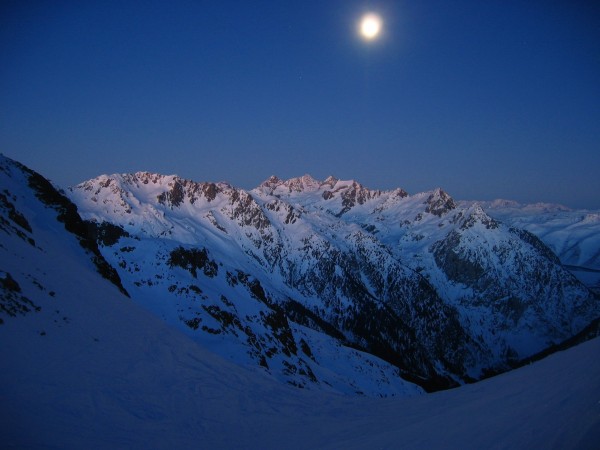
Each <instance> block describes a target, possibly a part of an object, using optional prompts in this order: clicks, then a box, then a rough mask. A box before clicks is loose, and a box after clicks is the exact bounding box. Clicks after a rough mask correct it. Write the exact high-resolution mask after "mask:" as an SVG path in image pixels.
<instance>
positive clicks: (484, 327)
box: [67, 172, 600, 395]
mask: <svg viewBox="0 0 600 450" xmlns="http://www.w3.org/2000/svg"><path fill="white" fill-rule="evenodd" d="M67 195H68V196H69V198H70V199H71V200H72V201H73V202H74V203H75V204H76V205H77V207H78V210H79V212H80V214H81V216H82V217H83V218H84V219H85V220H86V221H88V223H90V224H93V226H94V227H95V235H96V239H97V241H98V242H99V244H100V245H99V249H100V252H101V253H102V254H103V256H104V257H105V258H106V260H107V261H108V263H109V264H110V265H111V266H112V267H114V268H116V270H117V271H118V273H119V276H120V278H121V280H122V282H123V285H124V287H125V289H126V290H127V292H129V294H130V295H131V297H132V299H133V300H134V301H136V302H137V303H139V304H140V305H142V306H144V307H145V308H147V309H149V310H150V311H152V312H154V313H155V314H157V315H158V316H160V317H162V318H163V319H164V320H166V321H167V323H169V324H171V325H173V326H175V327H177V328H179V329H180V330H182V331H184V332H186V333H187V334H188V335H190V336H192V337H193V338H194V339H196V340H197V341H198V342H201V343H203V344H204V345H206V346H209V347H210V348H212V349H214V351H216V352H217V353H219V354H220V355H222V356H225V357H227V358H230V359H232V360H234V361H236V362H238V363H240V364H243V365H256V366H259V367H262V368H263V369H264V370H265V371H266V372H268V373H269V374H271V375H272V376H274V377H275V378H277V379H279V380H281V381H285V382H287V383H290V384H293V385H296V386H302V387H311V388H317V389H326V390H334V391H338V392H345V393H360V394H368V395H393V394H397V393H401V392H404V391H405V390H406V389H407V388H406V383H405V381H404V380H407V381H410V382H411V383H416V384H418V385H420V386H421V387H422V388H424V389H426V390H437V389H441V388H447V387H452V386H456V385H459V384H463V383H465V382H472V381H476V380H478V379H481V378H483V377H486V376H488V375H490V374H495V373H499V372H502V371H505V370H508V369H510V368H511V367H514V366H516V365H518V364H519V362H520V361H523V360H525V359H527V358H529V357H531V356H533V355H535V354H537V353H539V352H543V351H545V350H546V349H548V348H550V347H552V346H554V345H557V344H559V343H561V342H563V341H565V340H567V339H570V338H572V337H573V336H575V335H577V334H578V333H580V332H582V330H584V329H585V328H586V327H587V326H588V325H589V324H590V323H592V322H593V321H594V320H595V319H597V318H598V317H599V316H600V302H599V301H598V298H597V296H596V295H595V294H594V293H593V292H592V291H591V290H590V289H588V287H586V286H585V285H583V284H582V283H581V282H580V281H579V280H578V279H577V278H576V277H574V276H573V274H572V273H571V272H570V271H569V270H567V268H566V267H565V265H564V264H562V263H561V261H560V259H559V258H558V257H557V256H556V254H555V253H554V252H553V251H552V249H551V248H550V247H549V246H548V245H546V244H544V243H543V241H542V240H541V239H539V238H538V237H537V236H536V235H535V234H533V233H532V232H529V231H527V230H526V229H524V228H522V227H516V226H514V225H513V224H512V223H510V222H505V221H502V220H498V219H495V218H493V217H492V216H491V215H489V214H488V213H486V211H485V210H484V208H483V207H482V205H481V204H479V203H477V202H471V203H468V202H457V201H455V200H454V199H453V198H452V197H451V196H450V195H448V194H447V193H446V192H444V191H443V190H442V189H435V190H433V191H430V192H424V193H419V194H415V195H409V194H408V193H407V192H405V191H404V190H402V189H395V190H390V191H380V190H371V189H368V188H366V187H364V186H362V185H361V184H360V183H358V182H356V181H353V180H349V181H344V180H339V179H337V178H334V177H329V178H327V179H325V180H323V181H319V180H315V179H313V178H312V177H310V176H309V175H305V176H302V177H298V178H292V179H289V180H281V179H279V178H277V177H271V178H269V179H268V180H266V181H265V182H263V183H262V184H261V185H260V186H258V187H257V188H255V189H253V190H250V191H246V190H243V189H239V188H236V187H234V186H231V185H230V184H227V183H208V182H206V183H198V182H194V181H191V180H185V179H182V178H179V177H177V176H164V175H160V174H153V173H147V172H138V173H135V174H123V175H118V174H116V175H110V176H108V175H103V176H100V177H98V178H95V179H92V180H89V181H86V182H84V183H81V184H79V185H77V186H74V187H72V188H70V189H69V190H68V192H67Z"/></svg>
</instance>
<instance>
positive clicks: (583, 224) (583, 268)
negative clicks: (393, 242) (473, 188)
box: [461, 200, 600, 292]
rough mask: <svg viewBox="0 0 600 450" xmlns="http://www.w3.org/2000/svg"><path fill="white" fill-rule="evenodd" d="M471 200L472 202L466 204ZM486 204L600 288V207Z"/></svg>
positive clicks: (514, 203) (483, 203)
mask: <svg viewBox="0 0 600 450" xmlns="http://www.w3.org/2000/svg"><path fill="white" fill-rule="evenodd" d="M461 203H462V202H461ZM468 203H472V202H464V203H463V204H468ZM482 206H483V207H484V208H485V210H486V211H487V212H488V214H489V215H490V216H492V217H494V218H496V219H498V220H501V221H502V222H505V223H507V224H510V225H512V226H514V227H518V228H522V229H525V230H527V231H530V232H531V233H533V234H535V235H536V236H537V237H539V238H540V239H541V240H542V241H543V242H544V243H545V244H546V245H547V246H548V247H550V248H551V249H552V251H553V252H554V253H556V255H557V256H558V257H559V258H560V260H561V262H562V263H563V264H564V265H566V266H568V268H569V270H571V271H572V272H573V273H574V274H575V275H576V276H577V278H579V279H580V280H581V281H582V282H583V283H584V284H586V285H587V286H589V287H592V288H593V289H595V290H596V291H597V292H600V211H598V210H572V209H569V208H567V207H565V206H562V205H558V204H548V203H535V204H525V205H523V204H520V203H517V202H513V201H507V200H495V201H492V202H482Z"/></svg>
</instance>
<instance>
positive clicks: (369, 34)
mask: <svg viewBox="0 0 600 450" xmlns="http://www.w3.org/2000/svg"><path fill="white" fill-rule="evenodd" d="M380 31H381V18H380V17H379V16H378V15H377V14H373V13H369V14H365V15H364V16H363V17H362V19H360V34H361V35H362V37H364V38H365V39H367V40H369V41H370V40H373V39H375V38H376V37H377V36H378V35H379V32H380Z"/></svg>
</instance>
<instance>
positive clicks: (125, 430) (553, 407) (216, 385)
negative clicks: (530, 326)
mask: <svg viewBox="0 0 600 450" xmlns="http://www.w3.org/2000/svg"><path fill="white" fill-rule="evenodd" d="M90 287H93V288H97V289H96V291H97V292H98V291H100V292H101V291H102V290H103V289H101V286H99V285H98V284H97V283H95V282H93V283H92V284H91V285H90ZM100 292H99V293H98V295H96V294H94V293H92V292H87V293H86V296H85V299H86V301H85V307H81V308H77V306H76V305H77V303H78V300H76V299H74V300H73V302H71V305H70V306H68V307H64V311H65V313H66V314H68V315H69V318H70V323H69V324H68V325H66V326H64V327H61V328H59V326H56V325H55V326H52V325H50V326H49V324H48V323H43V322H42V319H43V316H41V315H36V316H27V317H22V318H19V319H18V320H14V321H10V322H7V323H6V324H5V325H4V326H3V327H1V328H0V342H2V346H1V347H0V348H1V350H0V361H1V362H0V364H1V369H2V370H0V399H1V401H0V403H1V404H2V408H1V410H0V434H1V435H2V440H3V445H4V446H5V448H88V449H94V448H107V449H108V448H111V449H113V448H263V449H264V448H345V449H352V448H357V449H360V448H399V447H401V448H452V447H453V448H479V449H480V448H594V445H595V444H597V442H599V440H600V403H599V401H600V382H599V380H600V358H598V355H599V354H600V339H594V340H593V341H589V342H587V343H584V344H581V345H580V346H578V347H574V348H572V349H570V350H568V351H566V352H562V353H557V354H554V355H552V356H550V357H549V358H547V359H545V360H543V361H540V362H538V363H535V364H532V365H531V366H527V367H524V368H521V369H518V370H515V371H512V372H509V373H506V374H504V375H500V376H498V377H495V378H492V379H488V380H485V381H482V382H479V383H477V384H475V385H468V386H464V387H461V388H458V389H454V390H450V391H444V392H438V393H435V394H429V395H426V396H421V397H413V398H407V399H398V400H394V399H378V400H374V399H367V398H356V397H354V398H349V397H342V396H336V395H332V394H317V393H316V392H314V391H302V390H298V389H293V388H291V387H287V386H284V385H281V384H277V383H275V382H273V381H271V380H270V379H267V378H266V377H265V376H264V375H262V374H260V373H255V372H251V371H249V370H244V369H242V368H240V367H239V366H234V365H232V364H229V363H227V362H226V361H224V360H223V359H220V358H218V357H216V356H214V355H212V354H211V353H209V352H207V351H204V350H203V349H202V348H201V347H199V346H198V345H196V344H195V343H194V342H192V341H191V340H190V339H188V338H186V337H184V336H183V335H182V334H180V333H179V332H177V331H175V330H173V329H171V328H168V327H166V326H165V325H164V324H163V323H162V322H161V321H160V320H158V319H156V318H154V317H153V316H151V315H150V314H148V313H146V312H144V311H141V310H140V309H139V308H137V307H135V305H132V304H131V303H129V302H127V301H124V300H123V299H122V298H120V297H118V296H117V294H116V293H115V294H114V296H112V297H101V296H100ZM79 300H81V299H79ZM79 303H80V302H79ZM77 309H79V311H77ZM40 327H44V329H45V330H47V334H46V336H40V335H39V329H40Z"/></svg>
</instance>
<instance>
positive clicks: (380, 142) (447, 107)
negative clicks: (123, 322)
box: [0, 0, 600, 208]
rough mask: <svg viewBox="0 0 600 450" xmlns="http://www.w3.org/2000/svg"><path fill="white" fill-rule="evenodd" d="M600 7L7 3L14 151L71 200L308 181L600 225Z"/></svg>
mask: <svg viewBox="0 0 600 450" xmlns="http://www.w3.org/2000/svg"><path fill="white" fill-rule="evenodd" d="M592 3H594V2H587V1H566V0H565V1H560V2H552V1H542V0H539V1H537V0H531V1H450V0H446V1H426V0H423V1H408V0H406V1H381V2H377V1H371V2H369V1H353V0H338V1H326V0H323V1H311V0H306V1H276V0H273V1H256V0H255V1H241V0H240V1H228V0H220V1H170V2H167V1H157V2H152V1H140V2H127V1H124V0H122V1H119V2H110V1H92V0H88V1H60V0H58V1H52V2H50V1H47V2H31V1H26V0H18V1H6V0H4V1H3V2H2V3H1V6H0V21H1V23H0V151H2V152H3V153H5V154H6V155H7V156H10V157H12V158H15V159H17V160H20V161H21V162H23V163H25V164H27V165H29V166H30V167H32V168H34V169H36V170H38V171H40V172H42V173H43V174H44V175H46V176H47V177H49V178H51V179H52V180H53V181H55V182H56V183H58V184H59V185H61V186H63V187H66V186H69V185H73V184H75V183H78V182H80V181H83V180H85V179H88V178H91V177H94V176H97V175H99V174H102V173H114V172H132V171H138V170H148V171H153V172H160V173H166V174H171V173H177V174H179V175H180V176H183V177H186V178H191V179H194V180H197V181H223V180H226V181H229V182H231V183H232V184H234V185H236V186H240V187H244V188H252V187H254V186H256V185H258V184H259V183H260V182H261V181H263V180H264V179H266V178H267V177H268V176H270V175H272V174H275V175H278V176H279V177H281V178H288V177H292V176H299V175H303V174H304V173H310V174H312V175H313V176H314V177H316V178H321V179H322V178H325V177H326V176H328V175H330V174H331V175H334V176H337V177H339V178H343V179H349V178H354V179H356V180H358V181H360V182H361V183H363V184H365V185H366V186H368V187H371V188H379V189H388V188H393V187H403V188H404V189H406V190H407V191H409V192H410V193H416V192H419V191H423V190H429V189H432V188H435V187H438V186H439V187H442V188H444V189H445V190H447V191H448V192H449V193H450V194H451V195H452V196H454V197H455V198H458V199H481V200H489V199H493V198H499V197H501V198H511V199H515V200H518V201H523V202H537V201H549V202H560V203H564V204H566V205H568V206H571V207H588V208H600V9H599V8H598V7H594V6H591V5H592ZM367 10H373V11H377V12H379V13H380V14H381V16H382V17H383V20H384V33H383V35H382V37H381V39H379V40H377V41H375V42H371V43H366V42H363V41H362V40H361V39H359V38H358V36H357V32H356V23H357V20H358V18H359V17H360V15H361V13H363V12H365V11H367Z"/></svg>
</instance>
